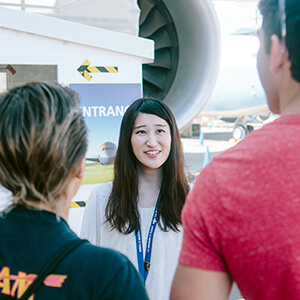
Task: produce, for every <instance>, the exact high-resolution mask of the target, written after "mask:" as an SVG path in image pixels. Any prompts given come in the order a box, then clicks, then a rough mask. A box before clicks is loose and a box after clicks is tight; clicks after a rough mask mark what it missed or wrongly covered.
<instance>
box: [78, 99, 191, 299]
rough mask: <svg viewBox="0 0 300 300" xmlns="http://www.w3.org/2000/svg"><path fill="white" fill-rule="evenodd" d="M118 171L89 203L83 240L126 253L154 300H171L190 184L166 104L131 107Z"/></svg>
mask: <svg viewBox="0 0 300 300" xmlns="http://www.w3.org/2000/svg"><path fill="white" fill-rule="evenodd" d="M114 167H115V177H114V180H113V182H107V183H103V184H100V185H99V186H97V187H96V188H95V189H94V190H93V192H92V193H91V196H90V198H89V199H88V202H87V207H86V210H85V214H84V218H83V223H82V232H81V236H82V237H83V238H87V239H88V240H90V242H91V243H94V244H96V245H100V246H103V247H107V248H112V249H115V250H118V251H120V252H121V253H123V254H125V255H126V256H127V257H128V258H129V259H130V260H131V262H132V263H133V264H134V265H135V266H136V268H137V269H138V270H139V272H140V274H141V277H142V278H143V280H144V281H145V286H146V290H147V292H148V295H149V298H150V299H153V300H167V299H169V294H170V289H171V283H172V279H173V276H174V273H175V269H176V265H177V259H178V256H179V251H180V247H181V240H182V228H181V220H180V213H181V210H182V207H183V205H184V202H185V198H186V195H187V193H188V191H189V184H188V180H187V177H186V174H185V169H184V157H183V150H182V144H181V139H180V135H179V131H178V128H177V124H176V120H175V117H174V115H173V113H172V112H171V110H170V108H169V107H168V106H167V105H166V104H165V103H163V102H162V101H159V100H156V99H151V98H141V99H138V100H136V101H134V102H133V103H132V104H131V105H130V106H129V108H128V109H127V111H126V113H125V114H124V117H123V120H122V124H121V130H120V137H119V144H118V150H117V154H116V159H115V166H114Z"/></svg>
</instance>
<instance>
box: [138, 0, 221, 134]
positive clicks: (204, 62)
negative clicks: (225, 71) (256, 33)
mask: <svg viewBox="0 0 300 300" xmlns="http://www.w3.org/2000/svg"><path fill="white" fill-rule="evenodd" d="M138 5H139V7H140V9H141V14H140V34H139V35H140V36H141V37H145V38H149V39H152V40H154V41H155V61H154V63H151V64H148V65H144V66H143V68H144V69H143V88H144V96H150V97H151V96H152V97H155V98H158V99H161V100H163V101H165V103H166V104H167V105H168V106H169V107H170V108H171V109H172V111H173V112H174V114H175V117H176V120H177V123H178V127H179V129H180V131H181V132H182V131H183V130H184V129H185V128H186V127H187V126H188V125H189V124H190V123H191V122H192V120H193V119H194V118H195V117H196V116H197V115H198V114H199V112H200V111H201V109H202V108H203V107H204V105H205V104H206V102H207V100H208V98H209V96H210V93H211V92H212V89H213V87H214V84H215V81H216V78H217V75H218V71H219V63H220V43H221V42H220V29H219V23H218V20H217V16H216V13H215V10H214V7H213V4H212V3H211V1H210V0H184V1H183V0H176V1H174V0H138Z"/></svg>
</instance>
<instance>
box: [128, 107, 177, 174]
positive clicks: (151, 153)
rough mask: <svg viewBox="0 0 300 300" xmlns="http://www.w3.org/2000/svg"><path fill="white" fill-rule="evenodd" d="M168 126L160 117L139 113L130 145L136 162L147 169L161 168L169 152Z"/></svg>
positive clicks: (169, 136)
mask: <svg viewBox="0 0 300 300" xmlns="http://www.w3.org/2000/svg"><path fill="white" fill-rule="evenodd" d="M171 139H172V138H171V132H170V126H169V124H168V123H167V122H166V121H165V120H164V119H161V118H160V117H158V116H156V115H151V114H145V113H139V114H138V115H137V117H136V119H135V122H134V126H133V130H132V134H131V145H132V150H133V153H134V155H135V157H136V158H137V160H138V161H139V162H140V163H141V164H142V165H143V166H144V167H146V168H148V169H157V168H159V167H161V166H162V165H163V164H164V163H165V161H166V160H167V159H168V157H169V154H170V150H171Z"/></svg>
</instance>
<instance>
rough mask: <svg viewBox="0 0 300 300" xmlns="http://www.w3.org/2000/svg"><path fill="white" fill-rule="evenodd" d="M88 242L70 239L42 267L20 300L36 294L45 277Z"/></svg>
mask: <svg viewBox="0 0 300 300" xmlns="http://www.w3.org/2000/svg"><path fill="white" fill-rule="evenodd" d="M86 242H87V240H82V239H75V240H71V241H69V242H68V243H66V244H65V245H64V246H63V247H62V248H60V249H59V250H58V252H57V253H56V254H55V255H54V256H52V257H51V258H50V260H49V261H48V262H47V263H46V264H45V265H44V266H43V267H42V269H41V270H40V272H39V275H38V277H37V278H36V279H35V280H34V281H33V283H32V284H31V285H30V286H29V288H28V289H27V290H26V291H25V293H24V294H23V295H22V297H21V298H20V299H19V300H27V299H28V298H29V297H30V296H31V295H32V294H34V293H35V292H36V291H37V290H38V289H39V288H40V287H41V285H42V284H43V281H44V279H45V278H46V277H47V276H48V275H49V274H50V273H51V272H52V271H53V270H54V269H55V268H56V267H57V266H58V265H59V264H60V263H61V261H62V260H63V259H64V258H65V257H66V256H68V255H69V254H70V253H71V252H72V251H73V250H75V249H76V248H77V247H79V246H80V245H82V244H83V243H86Z"/></svg>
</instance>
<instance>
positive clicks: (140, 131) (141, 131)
mask: <svg viewBox="0 0 300 300" xmlns="http://www.w3.org/2000/svg"><path fill="white" fill-rule="evenodd" d="M145 133H146V132H145V130H138V131H137V132H136V134H145Z"/></svg>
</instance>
